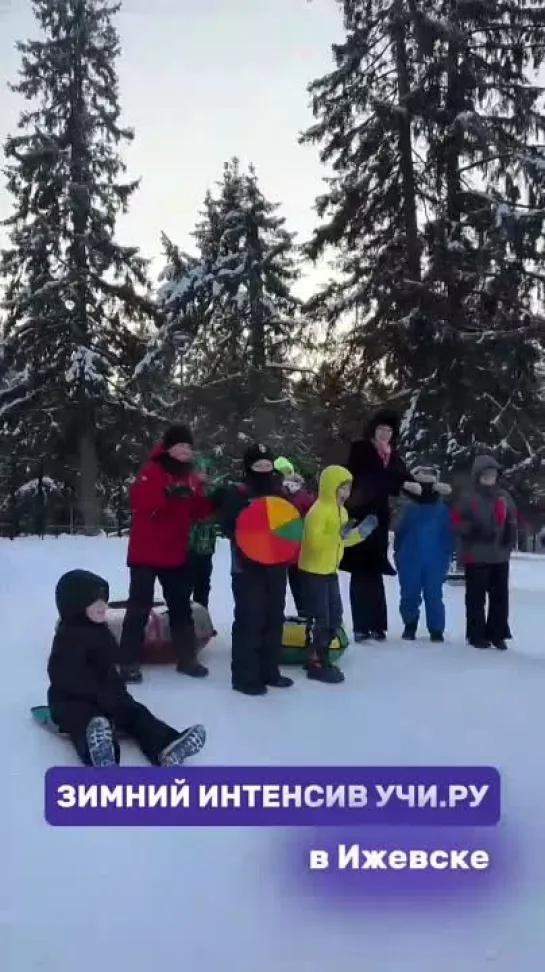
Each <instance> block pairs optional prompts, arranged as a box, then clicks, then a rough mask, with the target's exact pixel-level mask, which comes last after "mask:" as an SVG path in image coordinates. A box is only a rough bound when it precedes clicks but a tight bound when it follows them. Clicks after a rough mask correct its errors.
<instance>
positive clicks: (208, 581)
mask: <svg viewBox="0 0 545 972" xmlns="http://www.w3.org/2000/svg"><path fill="white" fill-rule="evenodd" d="M212 558H213V555H212V554H207V553H196V552H195V551H194V550H191V551H190V552H189V556H188V561H187V565H188V569H189V575H190V592H191V597H192V598H193V600H194V601H196V602H197V604H202V606H203V607H205V608H208V604H209V601H210V587H211V585H212Z"/></svg>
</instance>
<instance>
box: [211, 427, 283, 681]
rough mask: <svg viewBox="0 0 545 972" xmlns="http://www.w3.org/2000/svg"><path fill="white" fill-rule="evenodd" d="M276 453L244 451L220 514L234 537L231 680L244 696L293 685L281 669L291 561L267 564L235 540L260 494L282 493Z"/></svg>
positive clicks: (263, 449) (263, 448) (258, 448)
mask: <svg viewBox="0 0 545 972" xmlns="http://www.w3.org/2000/svg"><path fill="white" fill-rule="evenodd" d="M273 462H274V456H273V455H272V453H271V451H270V449H268V448H267V446H264V445H256V446H253V447H252V448H251V449H248V451H247V452H246V454H245V455H244V459H243V463H244V482H243V483H240V484H238V485H233V486H229V487H227V488H224V489H223V490H221V491H220V492H219V493H217V494H216V496H215V497H213V498H214V501H215V502H218V499H219V496H220V495H221V499H220V500H219V503H220V509H221V512H220V519H221V525H222V530H223V533H224V534H225V536H226V537H228V538H229V539H230V541H231V558H232V559H231V583H232V590H233V598H234V602H235V610H234V619H233V628H232V660H231V681H232V686H233V688H234V689H235V691H237V692H242V693H243V694H244V695H265V693H266V692H267V687H268V686H270V687H272V688H288V687H289V686H291V685H293V681H292V679H291V678H287V677H286V676H285V675H282V674H281V673H280V670H279V662H280V654H281V650H282V634H283V630H284V605H285V602H286V584H287V566H282V565H279V566H264V565H262V564H258V563H255V562H254V561H250V560H248V558H247V557H245V556H244V554H243V553H242V552H241V551H240V550H239V548H238V547H237V544H236V541H235V531H236V524H237V520H238V517H239V515H240V513H241V512H242V511H243V510H244V509H245V508H246V507H247V506H248V505H249V504H250V503H251V502H252V500H254V499H257V498H258V497H260V496H282V495H283V482H282V477H281V476H279V475H278V474H277V473H276V472H275V471H274V468H273Z"/></svg>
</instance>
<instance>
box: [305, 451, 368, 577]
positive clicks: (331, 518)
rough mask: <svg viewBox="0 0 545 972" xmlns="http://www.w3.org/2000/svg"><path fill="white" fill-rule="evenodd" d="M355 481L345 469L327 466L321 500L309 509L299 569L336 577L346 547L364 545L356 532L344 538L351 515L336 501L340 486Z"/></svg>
mask: <svg viewBox="0 0 545 972" xmlns="http://www.w3.org/2000/svg"><path fill="white" fill-rule="evenodd" d="M351 482H352V475H351V473H349V472H348V469H343V467H342V466H328V467H327V469H324V471H323V473H322V475H321V476H320V488H319V491H318V499H317V500H316V502H315V503H314V506H312V507H311V508H310V510H309V511H308V513H307V515H306V517H305V525H304V530H303V540H302V543H301V549H300V551H299V570H303V571H306V573H307V574H323V575H324V576H325V575H327V574H335V573H336V572H337V570H338V569H339V564H340V562H341V560H342V556H343V553H344V550H345V547H353V546H355V544H357V543H361V537H360V535H359V533H358V532H357V530H352V531H351V532H350V533H349V534H348V537H346V538H345V539H344V540H343V538H342V535H341V533H342V530H343V528H345V527H346V525H347V523H348V513H347V512H346V510H345V508H344V506H339V503H338V502H337V490H338V489H339V486H343V485H344V484H345V483H351Z"/></svg>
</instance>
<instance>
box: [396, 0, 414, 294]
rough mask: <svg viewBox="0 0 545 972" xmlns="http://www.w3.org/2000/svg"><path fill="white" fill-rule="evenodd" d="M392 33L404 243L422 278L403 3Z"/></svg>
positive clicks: (409, 263) (410, 263)
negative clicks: (408, 99) (398, 105)
mask: <svg viewBox="0 0 545 972" xmlns="http://www.w3.org/2000/svg"><path fill="white" fill-rule="evenodd" d="M392 36H393V40H394V50H395V60H396V73H397V90H398V95H399V104H400V108H401V110H400V111H399V112H398V131H399V134H398V141H399V154H400V157H401V179H402V183H403V217H404V223H405V245H406V260H407V270H408V271H409V273H410V274H411V276H412V278H413V279H414V280H420V277H421V267H420V252H419V246H418V222H417V217H416V181H415V176H414V164H413V146H412V132H411V119H410V115H409V114H408V112H407V110H403V109H406V101H407V97H408V95H409V92H410V83H409V73H408V70H407V45H406V41H405V22H404V19H403V9H402V6H401V4H400V3H398V4H397V5H396V9H395V18H394V21H393V30H392Z"/></svg>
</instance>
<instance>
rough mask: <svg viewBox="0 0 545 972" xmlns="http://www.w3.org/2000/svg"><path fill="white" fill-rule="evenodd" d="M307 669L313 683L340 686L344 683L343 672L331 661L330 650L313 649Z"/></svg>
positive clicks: (308, 676) (309, 655) (310, 652)
mask: <svg viewBox="0 0 545 972" xmlns="http://www.w3.org/2000/svg"><path fill="white" fill-rule="evenodd" d="M305 668H306V670H307V678H309V679H311V681H313V682H323V683H324V684H325V685H340V684H341V682H344V674H343V672H341V670H340V668H338V667H337V665H333V664H332V663H331V662H330V660H329V651H328V648H323V649H318V650H315V649H313V648H311V649H310V651H309V654H308V660H307V663H306V665H305Z"/></svg>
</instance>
